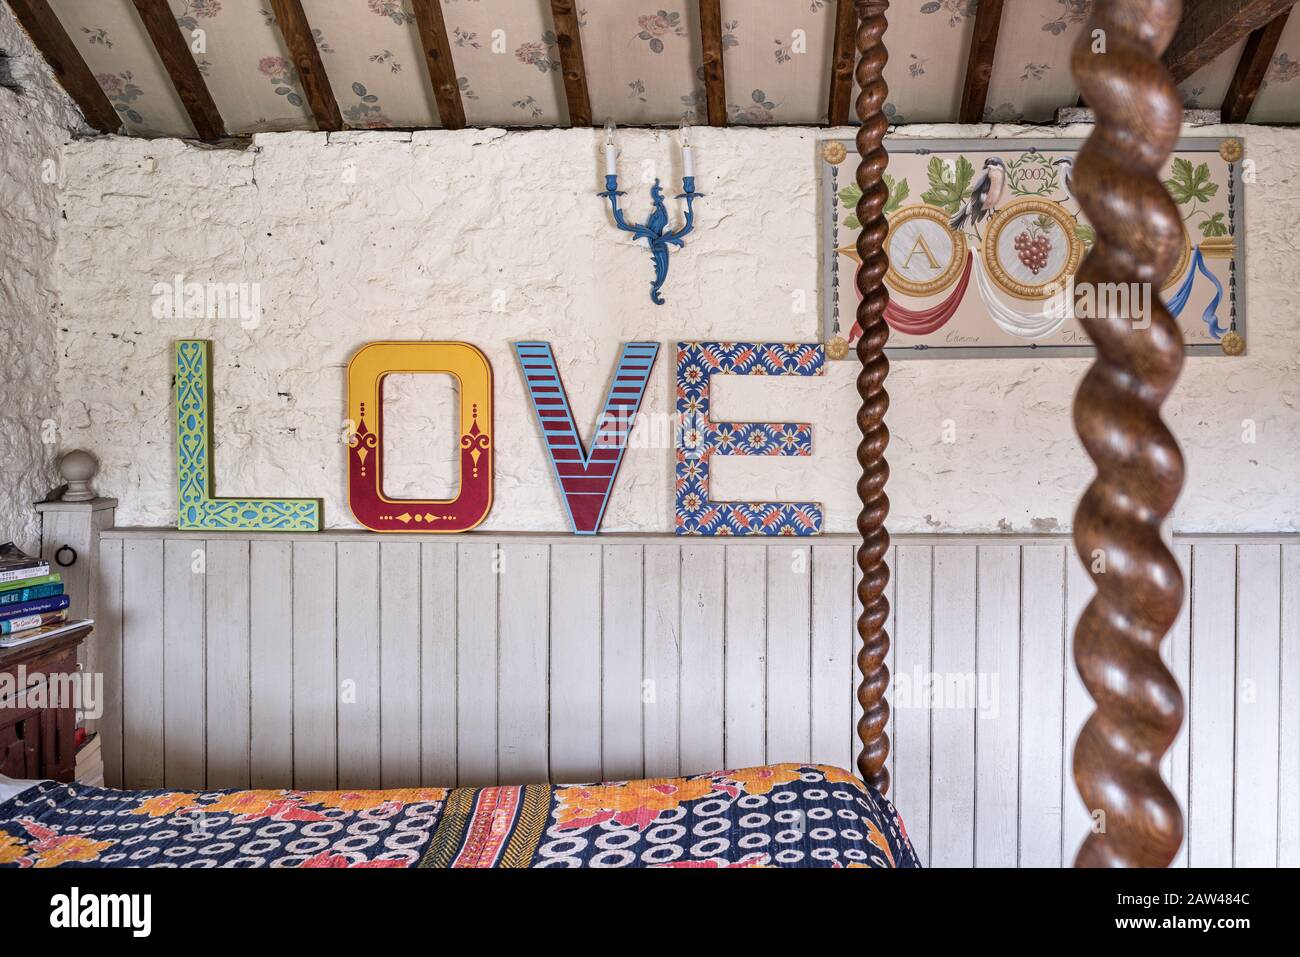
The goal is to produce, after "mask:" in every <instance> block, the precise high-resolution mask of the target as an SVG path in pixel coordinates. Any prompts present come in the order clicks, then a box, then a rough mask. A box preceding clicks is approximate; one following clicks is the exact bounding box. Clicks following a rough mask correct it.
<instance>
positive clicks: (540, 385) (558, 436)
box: [514, 342, 659, 535]
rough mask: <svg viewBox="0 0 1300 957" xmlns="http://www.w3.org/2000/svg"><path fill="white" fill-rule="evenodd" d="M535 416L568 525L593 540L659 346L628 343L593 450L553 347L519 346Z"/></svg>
mask: <svg viewBox="0 0 1300 957" xmlns="http://www.w3.org/2000/svg"><path fill="white" fill-rule="evenodd" d="M514 347H515V355H517V356H518V357H519V365H520V367H521V368H522V369H523V373H524V382H525V383H527V385H528V395H529V398H531V399H532V401H533V411H534V412H536V413H537V422H538V424H539V425H540V426H541V427H542V440H543V442H544V443H545V445H546V454H547V455H549V456H550V458H551V465H552V466H554V468H555V478H556V480H557V481H558V482H559V483H560V493H561V494H562V495H563V497H564V506H565V508H567V509H568V511H569V521H571V522H572V523H573V530H574V531H575V532H576V533H577V534H579V535H594V534H596V532H597V531H598V530H599V529H600V520H601V518H602V517H603V516H604V514H605V506H606V505H607V504H609V494H610V492H611V491H612V490H613V488H614V479H615V478H617V477H618V468H619V466H620V465H622V464H623V451H624V449H626V448H627V438H628V435H629V434H630V433H631V432H632V425H633V423H634V422H635V419H636V414H637V410H638V409H640V408H641V399H642V397H643V396H644V395H645V387H646V383H647V382H648V381H649V380H650V370H651V369H652V368H654V364H655V359H656V358H657V357H658V355H659V343H657V342H628V343H625V344H624V345H623V352H622V354H621V355H620V356H619V358H618V367H617V368H616V369H615V370H614V382H613V384H612V385H611V386H610V388H609V391H608V392H606V393H605V409H604V411H603V412H602V413H601V415H600V421H599V422H598V423H597V425H596V437H595V440H594V441H593V442H592V443H591V451H590V452H589V451H587V450H586V449H585V448H584V447H583V445H582V437H581V436H579V435H578V426H577V424H576V423H575V422H574V421H573V410H572V409H571V408H570V407H569V396H568V394H567V393H566V392H565V391H564V383H563V382H562V381H561V380H560V370H559V369H557V368H556V367H555V354H554V353H553V352H552V351H551V344H550V343H549V342H516V343H515V344H514Z"/></svg>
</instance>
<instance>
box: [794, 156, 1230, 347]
mask: <svg viewBox="0 0 1300 957" xmlns="http://www.w3.org/2000/svg"><path fill="white" fill-rule="evenodd" d="M885 145H886V147H887V148H888V150H889V171H888V173H887V174H886V175H885V184H886V186H887V187H888V189H889V199H888V201H887V203H886V205H885V215H886V217H887V218H888V220H889V236H888V239H887V240H886V242H885V249H886V252H887V254H888V256H889V271H888V272H887V273H886V275H885V285H886V286H887V287H888V289H889V297H890V304H889V308H888V310H887V311H886V313H885V320H886V322H888V324H889V327H890V336H889V342H888V345H887V346H886V349H887V351H888V353H889V354H890V355H891V356H892V357H895V358H927V357H928V358H934V357H944V358H951V357H978V356H984V357H994V356H1013V355H1060V356H1078V355H1089V354H1090V353H1091V351H1092V347H1091V344H1090V343H1089V341H1088V337H1087V335H1086V334H1085V333H1084V331H1083V326H1082V324H1081V323H1080V321H1079V319H1080V317H1081V316H1086V315H1087V314H1088V313H1087V312H1086V310H1088V309H1101V308H1110V307H1114V308H1127V309H1132V310H1133V314H1134V315H1135V316H1145V315H1147V312H1146V310H1147V309H1148V308H1149V306H1150V305H1151V303H1152V302H1153V301H1154V297H1155V296H1159V297H1160V298H1161V299H1162V300H1163V301H1164V303H1165V305H1166V307H1167V308H1168V309H1169V311H1170V312H1171V313H1172V314H1173V315H1174V318H1175V320H1176V321H1177V322H1178V324H1179V326H1180V328H1181V329H1182V332H1183V339H1184V342H1185V343H1186V348H1187V352H1188V354H1190V355H1224V354H1225V353H1226V354H1228V355H1240V354H1241V353H1243V352H1244V351H1245V335H1246V332H1245V328H1246V326H1245V315H1244V309H1243V306H1244V303H1245V295H1244V287H1243V283H1244V281H1245V266H1244V257H1245V242H1244V240H1245V236H1244V230H1243V223H1242V208H1243V205H1244V204H1243V201H1242V176H1243V167H1245V166H1247V165H1248V161H1247V162H1243V160H1242V156H1241V153H1242V146H1241V141H1240V140H1236V139H1229V140H1220V139H1184V140H1182V141H1180V142H1179V144H1178V147H1177V149H1176V150H1175V152H1174V154H1173V155H1172V156H1171V157H1170V159H1169V161H1168V162H1167V163H1166V165H1165V168H1164V171H1163V174H1162V178H1163V179H1164V181H1165V186H1166V188H1167V189H1168V190H1169V193H1170V195H1171V196H1172V198H1173V200H1174V202H1175V203H1176V204H1177V205H1178V209H1179V212H1180V213H1181V215H1182V217H1183V226H1184V233H1183V245H1182V250H1181V253H1180V255H1179V258H1178V263H1177V265H1176V266H1175V268H1174V271H1173V273H1172V274H1171V275H1170V276H1169V278H1168V280H1167V281H1166V282H1165V283H1164V285H1163V288H1161V289H1159V290H1155V289H1151V288H1146V287H1144V286H1143V285H1142V284H1133V285H1132V286H1129V285H1123V286H1121V285H1119V284H1115V285H1114V286H1113V287H1109V288H1103V287H1099V288H1097V289H1095V290H1094V289H1086V288H1083V287H1081V286H1080V287H1076V284H1075V282H1074V275H1075V272H1076V271H1077V270H1078V268H1079V263H1080V262H1081V261H1082V260H1083V257H1084V256H1085V255H1086V254H1087V252H1088V249H1089V248H1090V247H1091V245H1092V243H1093V242H1094V239H1095V236H1094V233H1093V229H1092V227H1091V226H1090V225H1089V224H1088V220H1087V217H1085V216H1084V215H1083V213H1082V212H1081V211H1080V209H1079V203H1078V201H1077V200H1076V198H1075V196H1074V192H1073V178H1072V177H1073V165H1074V157H1075V154H1076V153H1077V151H1078V149H1079V147H1080V146H1081V145H1082V140H1066V139H1030V138H1026V139H980V140H897V141H893V142H889V141H887V142H886V144H885ZM840 147H843V148H840ZM856 158H857V153H856V152H855V151H854V146H853V143H852V141H849V140H828V141H825V142H824V143H823V144H822V149H821V150H820V151H819V162H820V166H821V179H822V182H821V186H822V189H821V197H822V222H823V239H822V272H823V296H822V331H823V336H822V338H823V342H824V343H825V344H826V354H827V358H830V359H842V358H846V357H850V356H851V355H852V349H853V346H854V344H855V343H856V341H857V338H858V329H857V327H856V324H855V314H856V311H857V304H858V293H857V289H856V287H855V285H854V282H853V275H854V271H855V270H856V268H857V265H858V262H859V260H858V255H857V249H856V248H855V243H856V240H857V232H858V222H857V216H856V205H857V201H858V197H859V191H858V187H857V183H856V181H855V177H854V172H855V163H856Z"/></svg>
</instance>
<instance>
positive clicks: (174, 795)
mask: <svg viewBox="0 0 1300 957" xmlns="http://www.w3.org/2000/svg"><path fill="white" fill-rule="evenodd" d="M919 866H920V863H919V861H918V860H917V857H916V854H915V853H914V852H913V850H912V845H911V843H910V842H909V841H908V839H907V832H906V831H905V830H904V828H903V822H902V821H901V820H900V819H899V816H898V813H897V812H896V811H895V810H894V807H893V805H892V804H890V803H889V802H888V801H887V800H885V798H883V797H882V796H881V795H879V794H878V793H876V792H875V791H873V790H871V789H870V788H868V787H866V786H864V785H863V784H862V783H861V782H860V781H858V780H857V779H855V778H854V777H853V776H852V775H850V774H849V773H848V772H847V771H843V770H841V769H839V768H834V767H827V766H824V765H799V764H777V765H770V766H768V767H760V768H745V769H743V770H738V771H717V772H714V773H712V774H699V775H694V776H691V777H684V778H655V779H651V780H645V781H625V782H612V783H605V784H591V785H565V786H551V785H525V786H517V787H486V788H453V789H444V788H415V789H407V790H397V791H204V792H199V791H111V790H106V789H103V788H94V787H85V786H82V785H79V784H74V785H67V784H55V783H52V782H44V783H41V784H38V785H35V786H33V787H31V788H29V789H28V790H26V791H24V792H23V793H21V794H19V795H17V796H16V797H14V798H11V799H10V800H8V801H6V802H4V803H0V867H503V868H504V867H706V868H708V867H919Z"/></svg>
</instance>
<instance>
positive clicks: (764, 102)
mask: <svg viewBox="0 0 1300 957" xmlns="http://www.w3.org/2000/svg"><path fill="white" fill-rule="evenodd" d="M836 2H837V0H722V3H721V10H722V33H723V35H722V45H723V65H724V72H725V77H726V94H727V96H726V100H727V116H728V119H729V121H730V122H731V123H734V124H768V123H777V124H824V123H825V122H826V120H827V116H826V103H827V90H828V85H829V82H830V71H831V59H832V47H833V42H834V32H835V23H834V21H835V15H836ZM846 2H847V0H846ZM168 3H169V4H170V6H171V9H172V12H173V14H175V17H176V24H177V29H178V30H180V31H182V33H183V35H184V37H185V39H186V42H187V45H189V46H190V49H191V50H192V51H195V52H194V58H195V61H196V62H197V64H198V66H199V69H200V72H201V73H202V74H203V76H204V78H205V81H206V82H207V85H208V89H209V90H210V92H211V94H212V97H213V100H214V101H215V102H216V104H217V107H218V109H219V110H220V111H221V115H222V118H223V119H224V121H225V124H226V129H227V130H228V131H229V132H230V133H232V134H245V133H253V132H260V131H267V130H295V129H313V128H314V122H313V119H312V116H311V111H310V109H309V108H308V106H307V105H306V97H305V94H304V92H303V89H302V85H301V81H300V78H299V77H298V75H297V70H296V69H295V68H294V65H293V63H292V60H291V58H290V56H289V53H288V51H287V50H286V49H285V45H284V41H283V39H282V38H281V35H280V32H279V29H278V26H277V24H276V22H275V16H274V14H273V13H272V10H271V4H270V2H269V0H168ZM302 3H303V9H304V11H305V13H306V16H307V20H308V22H309V24H310V26H311V28H312V30H313V33H314V34H315V37H316V44H317V47H318V48H319V50H320V53H321V60H322V62H323V63H324V66H325V70H326V73H327V74H328V76H329V80H330V83H331V85H332V89H333V91H334V95H335V97H336V99H337V100H338V104H339V110H340V111H341V112H342V115H343V121H344V123H345V124H347V125H348V126H350V127H354V128H360V129H375V128H385V127H394V128H410V127H431V126H439V125H441V124H440V120H439V117H438V107H437V103H436V101H435V98H434V93H433V88H432V85H431V83H430V81H429V75H428V72H427V70H426V67H425V62H424V58H423V54H422V52H421V47H420V40H419V33H418V29H417V26H416V22H415V14H414V12H413V10H412V8H411V5H410V0H302ZM1090 3H1091V0H1017V2H1016V3H1014V4H1007V5H1006V7H1005V8H1004V12H1003V16H1002V24H1001V30H1000V34H999V40H998V48H997V57H996V60H995V62H994V68H993V74H992V77H991V80H990V84H989V93H988V105H987V108H986V111H985V117H984V118H985V119H986V120H990V121H997V122H1015V121H1022V120H1023V121H1026V122H1039V121H1049V122H1050V121H1052V120H1053V119H1054V116H1055V112H1056V110H1057V108H1058V107H1061V106H1069V105H1073V104H1074V103H1075V102H1076V100H1077V97H1078V94H1077V92H1076V90H1075V88H1074V84H1073V81H1072V80H1071V78H1070V72H1069V56H1070V48H1071V45H1072V44H1073V43H1074V40H1075V38H1076V37H1077V35H1078V33H1079V32H1080V31H1081V30H1082V29H1083V27H1084V24H1085V22H1086V20H1087V17H1088V11H1089V7H1090ZM441 4H442V12H443V17H444V20H445V22H446V27H447V36H448V41H449V43H450V45H451V52H452V60H453V63H454V66H455V71H456V77H457V80H458V83H459V86H460V94H461V99H462V102H463V104H464V110H465V117H466V121H467V122H468V123H469V124H470V125H473V126H507V127H519V126H565V125H568V123H569V111H568V105H567V102H566V99H565V95H564V84H563V77H562V71H561V64H560V50H559V46H558V44H557V41H556V36H555V26H554V23H553V20H552V16H551V8H550V3H549V2H548V0H441ZM976 5H977V0H896V2H895V4H894V6H893V8H892V9H891V11H890V26H889V32H888V34H887V41H888V44H889V49H890V59H889V65H888V67H887V68H886V71H885V77H886V80H887V81H888V83H889V88H890V99H889V104H888V106H887V108H886V112H888V113H889V114H890V115H891V117H892V118H893V120H894V121H895V122H896V123H900V124H901V123H926V122H948V121H954V120H955V119H956V118H957V113H958V107H959V104H960V102H961V93H962V84H963V82H964V77H965V69H966V56H967V51H968V50H969V47H970V42H971V34H972V30H973V26H974V19H975V10H976ZM50 6H51V8H52V9H53V10H54V12H55V14H56V15H57V16H58V18H59V20H60V22H61V23H62V24H63V26H64V29H66V30H67V32H68V35H69V36H70V37H71V38H72V40H73V42H74V43H75V44H76V46H77V48H78V50H79V51H80V52H81V54H82V56H84V57H85V59H86V62H87V63H88V64H89V66H90V68H91V71H92V72H93V73H94V74H95V76H96V77H97V79H98V80H99V83H100V85H101V86H102V87H103V89H104V91H105V93H106V94H107V95H108V97H109V100H110V101H111V102H112V103H113V106H114V107H115V109H116V110H117V111H118V113H119V115H120V116H121V117H122V119H123V123H124V124H125V126H126V128H127V130H128V131H129V132H131V133H135V134H140V135H145V136H153V135H177V136H193V135H194V131H193V129H192V127H191V125H190V121H189V119H188V117H187V115H186V113H185V109H184V107H183V106H182V104H181V102H180V99H179V98H178V97H177V95H176V92H175V90H174V89H173V87H172V84H171V81H170V79H169V78H168V76H167V73H166V71H165V70H164V68H163V66H162V63H161V61H160V60H159V58H158V55H157V53H156V51H155V50H154V48H153V45H152V43H151V42H150V40H149V37H148V35H147V33H146V32H145V30H144V27H143V25H142V24H141V22H140V19H139V16H138V15H137V14H136V12H135V8H134V5H133V4H132V2H131V0H50ZM578 18H579V26H580V30H581V32H582V45H583V53H584V59H585V62H586V70H587V79H588V86H589V91H590V97H591V105H592V113H593V116H594V118H595V120H596V122H597V123H601V122H603V121H604V120H605V119H607V118H613V119H614V120H615V121H616V122H618V123H620V124H622V125H661V124H662V125H675V124H677V123H678V122H680V121H681V120H682V119H683V118H685V119H687V120H689V121H691V122H694V123H703V122H705V105H704V76H703V67H702V66H701V63H702V52H701V45H700V26H699V5H698V3H696V2H695V0H651V2H650V3H648V4H641V3H638V2H636V0H579V4H578ZM1239 55H1240V47H1238V48H1237V49H1235V50H1231V51H1229V52H1228V53H1226V54H1224V55H1223V56H1222V57H1220V58H1219V59H1218V60H1216V61H1215V62H1214V63H1212V64H1210V65H1209V66H1207V67H1205V68H1204V69H1202V70H1201V71H1199V72H1198V73H1196V74H1195V75H1194V76H1192V77H1189V78H1188V79H1187V80H1186V81H1184V83H1183V84H1182V86H1181V89H1182V91H1183V94H1184V96H1185V97H1186V100H1187V103H1188V105H1189V106H1197V107H1203V108H1216V107H1217V106H1218V105H1219V104H1220V103H1221V102H1222V100H1223V96H1224V93H1225V92H1226V90H1227V87H1228V83H1229V82H1230V81H1231V79H1232V74H1233V71H1234V69H1235V67H1236V63H1237V59H1238V57H1239ZM1250 121H1251V122H1254V123H1278V122H1285V123H1294V122H1297V121H1300V16H1296V17H1292V18H1291V20H1290V22H1289V23H1288V25H1287V28H1286V30H1285V31H1284V33H1283V36H1282V39H1281V42H1280V43H1279V44H1278V48H1277V51H1276V53H1275V55H1274V57H1273V62H1272V64H1271V66H1270V69H1269V72H1268V74H1267V77H1266V79H1265V81H1264V85H1263V88H1262V89H1261V91H1260V93H1259V96H1258V98H1257V99H1256V101H1255V105H1254V109H1253V111H1252V113H1251V115H1250Z"/></svg>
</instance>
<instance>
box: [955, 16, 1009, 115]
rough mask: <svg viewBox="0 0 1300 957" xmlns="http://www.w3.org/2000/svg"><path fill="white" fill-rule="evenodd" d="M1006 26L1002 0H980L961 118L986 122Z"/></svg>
mask: <svg viewBox="0 0 1300 957" xmlns="http://www.w3.org/2000/svg"><path fill="white" fill-rule="evenodd" d="M1001 26H1002V0H979V6H978V7H977V8H976V10H975V28H974V30H972V31H971V38H970V53H969V54H968V55H967V57H966V83H965V85H964V86H963V87H962V91H961V112H960V113H959V114H958V117H959V122H962V123H982V122H984V105H985V103H987V101H988V98H989V80H991V79H992V77H993V57H994V56H995V55H996V54H997V49H998V30H999V28H1000V27H1001Z"/></svg>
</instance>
